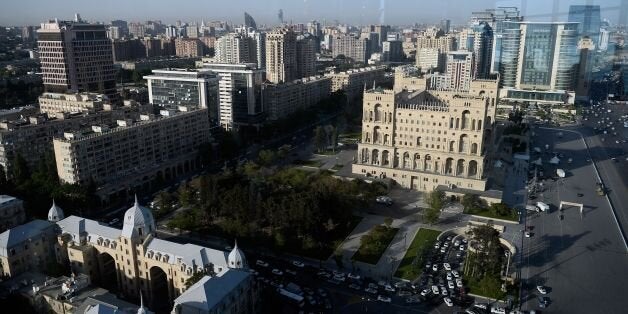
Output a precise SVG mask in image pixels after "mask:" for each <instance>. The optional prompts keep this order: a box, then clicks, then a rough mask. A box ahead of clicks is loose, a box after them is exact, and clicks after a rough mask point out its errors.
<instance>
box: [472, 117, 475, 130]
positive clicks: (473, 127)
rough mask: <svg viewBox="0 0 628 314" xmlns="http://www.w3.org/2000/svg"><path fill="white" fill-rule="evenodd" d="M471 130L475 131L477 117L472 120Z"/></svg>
mask: <svg viewBox="0 0 628 314" xmlns="http://www.w3.org/2000/svg"><path fill="white" fill-rule="evenodd" d="M471 130H473V131H475V119H473V120H472V121H471Z"/></svg>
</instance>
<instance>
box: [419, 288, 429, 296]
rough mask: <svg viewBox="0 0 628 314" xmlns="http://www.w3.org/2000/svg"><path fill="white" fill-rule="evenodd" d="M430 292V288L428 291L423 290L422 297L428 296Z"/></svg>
mask: <svg viewBox="0 0 628 314" xmlns="http://www.w3.org/2000/svg"><path fill="white" fill-rule="evenodd" d="M430 291H431V290H430V289H429V288H428V289H423V290H422V291H421V296H422V297H424V296H426V295H428V294H429V293H430Z"/></svg>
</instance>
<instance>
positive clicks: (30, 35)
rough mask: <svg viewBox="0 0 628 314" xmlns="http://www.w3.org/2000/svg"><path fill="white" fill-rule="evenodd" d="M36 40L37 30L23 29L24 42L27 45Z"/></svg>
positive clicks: (31, 28)
mask: <svg viewBox="0 0 628 314" xmlns="http://www.w3.org/2000/svg"><path fill="white" fill-rule="evenodd" d="M34 40H35V30H34V29H33V27H32V26H24V27H22V41H24V42H25V43H28V42H32V41H34Z"/></svg>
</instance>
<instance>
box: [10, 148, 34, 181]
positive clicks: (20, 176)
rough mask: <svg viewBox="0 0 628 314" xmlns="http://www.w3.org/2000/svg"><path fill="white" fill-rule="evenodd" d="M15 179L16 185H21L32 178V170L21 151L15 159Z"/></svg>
mask: <svg viewBox="0 0 628 314" xmlns="http://www.w3.org/2000/svg"><path fill="white" fill-rule="evenodd" d="M12 168H13V169H12V170H13V181H14V182H15V183H16V185H21V184H24V183H26V181H28V180H30V177H31V172H30V170H29V169H28V163H27V162H26V160H25V159H24V157H22V155H20V154H19V153H18V154H16V155H15V158H14V159H13V167H12Z"/></svg>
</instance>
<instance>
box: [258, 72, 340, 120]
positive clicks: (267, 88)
mask: <svg viewBox="0 0 628 314" xmlns="http://www.w3.org/2000/svg"><path fill="white" fill-rule="evenodd" d="M331 81H332V80H331V79H330V78H329V77H322V76H318V77H316V76H314V77H309V78H302V79H298V80H294V81H292V82H289V83H282V84H264V86H263V95H264V111H265V113H266V118H267V119H268V120H278V119H281V118H284V117H286V116H288V115H290V114H292V113H294V112H296V111H298V110H301V109H306V108H308V107H311V106H313V105H315V104H317V103H318V102H319V101H321V100H323V99H325V98H326V97H329V95H330V93H331Z"/></svg>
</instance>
